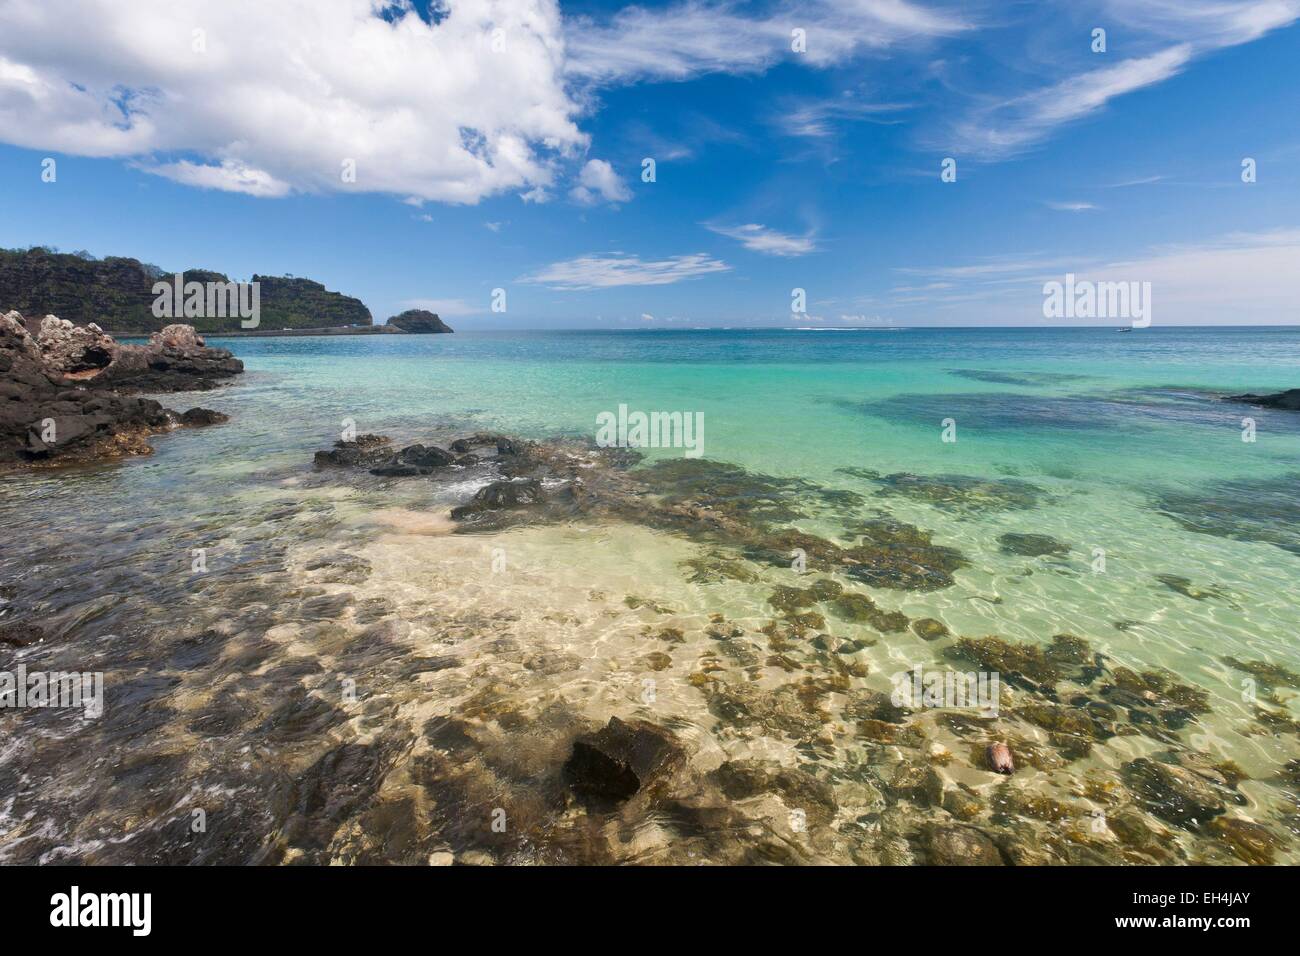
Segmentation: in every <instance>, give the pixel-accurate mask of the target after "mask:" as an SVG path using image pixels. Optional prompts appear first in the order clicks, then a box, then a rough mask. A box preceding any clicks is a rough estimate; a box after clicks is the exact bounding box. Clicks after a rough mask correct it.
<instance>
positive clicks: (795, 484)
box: [0, 327, 1300, 864]
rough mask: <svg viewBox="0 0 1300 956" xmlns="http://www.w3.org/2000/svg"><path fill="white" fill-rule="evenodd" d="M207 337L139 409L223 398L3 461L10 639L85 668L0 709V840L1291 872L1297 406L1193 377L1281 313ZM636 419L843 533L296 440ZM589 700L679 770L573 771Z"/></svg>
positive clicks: (1293, 350) (3, 575) (724, 474)
mask: <svg viewBox="0 0 1300 956" xmlns="http://www.w3.org/2000/svg"><path fill="white" fill-rule="evenodd" d="M209 344H210V345H221V346H223V347H226V348H230V349H231V350H232V351H234V353H235V354H236V356H237V357H239V358H241V359H242V360H243V361H244V362H245V365H246V369H247V371H246V373H245V374H244V375H243V376H241V377H239V378H238V379H236V380H235V381H234V383H233V384H231V385H228V386H225V387H222V388H220V389H218V390H216V391H213V392H208V393H192V394H183V395H170V396H158V397H159V398H160V400H162V401H163V402H164V404H167V405H168V406H169V407H173V408H178V409H181V410H183V409H185V408H188V407H191V406H193V405H202V406H204V407H210V408H215V409H217V410H218V411H222V412H225V413H227V414H229V415H230V416H231V421H230V422H229V423H228V424H225V425H222V426H219V427H215V428H208V429H195V430H184V431H177V432H174V433H171V434H168V435H163V436H159V437H157V438H156V439H155V440H154V442H153V444H154V448H155V452H154V454H153V455H151V456H148V457H145V458H138V459H128V460H125V461H121V462H117V463H112V464H105V465H97V466H94V467H90V468H83V469H77V470H75V471H71V472H69V471H63V472H53V471H47V472H33V473H26V474H11V475H6V476H3V477H0V525H2V526H3V528H4V535H3V548H2V550H0V587H2V589H0V600H3V601H5V602H7V603H8V604H9V605H10V606H11V609H13V610H16V611H17V612H18V613H20V614H22V615H23V616H24V617H29V618H30V619H32V620H34V621H39V622H42V624H43V625H44V626H46V627H47V631H48V632H49V633H50V634H51V636H50V637H49V638H48V639H47V640H46V641H45V642H43V643H42V644H39V645H34V646H32V647H29V648H25V649H23V650H21V651H13V652H12V653H11V654H10V655H9V656H11V657H12V658H13V659H14V660H15V661H16V662H18V663H21V664H23V665H24V667H25V668H26V670H27V671H28V672H33V671H38V670H40V671H76V672H96V673H98V672H102V673H103V674H104V687H105V694H106V702H105V707H104V714H103V715H102V716H100V717H98V718H96V719H86V718H84V717H83V716H82V715H81V714H79V713H75V712H70V711H66V710H62V711H61V710H58V709H42V710H29V711H24V712H22V713H18V712H14V711H0V861H3V862H24V863H28V862H72V861H77V862H132V863H151V862H200V863H202V862H254V861H255V862H294V861H304V862H426V861H427V860H428V859H430V858H432V857H438V858H439V859H446V858H447V855H448V854H450V857H451V858H454V859H456V860H458V861H462V862H499V863H507V862H540V863H547V862H833V863H859V864H875V863H883V864H893V863H915V862H926V861H929V860H933V855H929V856H928V855H927V854H933V853H934V852H937V851H935V850H934V849H933V848H932V847H930V846H929V844H927V836H926V834H927V833H929V832H931V830H932V829H933V827H934V826H937V825H940V824H941V823H942V824H949V823H952V822H953V821H954V820H957V821H972V825H978V826H980V827H983V828H984V832H985V833H987V834H989V838H990V839H991V840H992V841H993V843H994V844H996V847H997V851H998V853H999V854H1000V855H1001V856H1002V858H1004V859H1005V860H1007V861H1008V862H1047V863H1057V862H1060V863H1081V862H1119V863H1134V864H1143V863H1157V862H1181V863H1215V862H1243V861H1244V862H1265V861H1275V862H1292V863H1294V862H1297V859H1298V857H1297V853H1296V851H1295V849H1294V847H1295V838H1296V836H1297V835H1298V834H1300V799H1298V798H1297V792H1296V780H1297V767H1300V764H1297V759H1298V758H1300V724H1298V723H1297V720H1300V702H1298V701H1297V690H1298V689H1300V677H1298V676H1297V674H1298V673H1300V644H1297V638H1296V635H1297V625H1298V624H1300V597H1298V596H1297V583H1298V581H1300V414H1297V413H1294V412H1286V411H1271V410H1267V409H1261V408H1254V407H1252V406H1248V405H1241V404H1234V403H1227V402H1224V401H1222V397H1223V396H1225V395H1230V394H1234V393H1239V392H1256V393H1266V392H1270V391H1278V390H1282V389H1286V388H1293V387H1296V386H1297V384H1300V383H1297V381H1296V375H1297V370H1300V329H1297V328H1237V329H1218V328H1206V329H1201V328H1160V327H1153V328H1150V329H1141V330H1135V331H1133V332H1131V333H1128V334H1119V333H1117V332H1116V331H1115V330H1114V329H1086V330H1085V329H1052V330H1040V329H1032V330H1029V329H921V328H909V329H899V330H885V329H880V330H819V331H814V330H739V329H738V330H689V331H688V330H683V331H658V330H655V331H650V330H646V331H608V332H606V331H597V332H587V331H573V332H540V331H539V332H457V333H455V334H453V335H430V336H358V337H345V336H341V337H320V338H283V339H276V338H229V339H221V338H218V337H213V338H210V339H209ZM620 406H626V409H628V410H631V411H640V412H645V413H647V414H648V413H652V412H664V413H673V412H680V413H683V414H684V415H689V416H697V417H696V418H693V419H692V420H697V421H699V422H701V423H702V431H701V433H700V434H699V435H698V436H697V437H698V438H699V439H700V443H699V448H698V451H699V457H698V458H692V457H691V456H687V455H686V454H685V451H686V449H683V448H680V447H660V448H646V449H643V452H644V455H645V459H644V461H642V462H641V464H640V465H638V466H636V469H641V470H645V471H646V473H648V474H651V475H653V479H652V480H650V483H649V486H648V487H649V491H648V492H639V493H641V494H644V495H645V500H646V501H658V500H660V498H661V497H663V496H667V498H668V499H669V500H676V501H680V500H684V499H687V498H691V497H692V496H694V498H695V499H699V500H706V501H707V502H708V503H709V504H710V507H712V508H714V509H715V510H716V511H718V512H719V513H722V514H725V515H726V516H727V517H728V518H735V519H737V520H741V521H744V522H750V526H752V528H753V529H759V528H761V534H767V535H769V536H770V535H772V534H773V533H775V532H777V531H779V530H782V529H787V530H788V529H797V530H798V531H799V532H802V533H804V534H806V535H812V536H816V540H817V541H818V542H838V544H837V545H836V546H835V548H834V549H832V548H831V546H830V545H826V547H825V548H824V549H823V551H824V552H825V553H832V552H833V555H835V556H832V557H830V558H826V557H825V554H823V553H822V552H819V551H818V547H819V546H814V547H813V548H812V550H811V551H810V552H809V553H810V554H811V558H810V559H809V561H808V562H807V563H804V562H801V560H800V559H798V558H796V557H795V556H793V555H791V556H790V560H789V561H786V560H785V559H784V558H782V559H781V560H774V559H773V558H772V555H771V554H770V553H764V552H763V551H762V548H758V547H757V546H754V545H753V543H752V540H751V539H750V538H743V540H742V539H740V538H736V537H734V536H733V537H732V538H728V537H727V536H726V535H725V534H723V535H720V536H719V535H712V534H701V533H694V532H692V531H691V530H690V529H687V530H685V531H684V530H683V529H682V528H681V527H672V526H668V525H667V524H665V523H664V522H663V521H661V520H659V519H657V518H655V517H652V516H651V515H650V512H649V510H647V514H646V516H645V517H644V519H643V518H641V517H639V516H638V515H637V514H636V510H635V508H628V507H626V505H625V504H624V505H621V506H620V510H619V512H618V517H617V518H614V517H611V516H610V513H609V512H606V511H598V512H593V513H591V514H584V513H583V512H581V511H578V512H575V513H574V514H572V515H570V516H568V517H567V518H565V519H564V520H545V521H537V522H530V521H528V520H521V521H519V522H517V523H513V524H509V525H507V526H504V527H495V526H493V527H490V528H485V529H481V530H478V531H477V532H476V533H459V532H463V531H466V530H473V529H467V528H458V527H457V523H456V522H453V521H452V520H451V519H450V518H449V517H448V509H449V508H450V507H451V506H453V505H455V504H460V503H463V502H464V501H466V500H467V499H469V498H470V497H471V496H472V495H473V494H474V493H475V492H476V491H477V490H478V489H479V488H481V487H482V486H483V485H484V484H486V482H487V481H488V480H489V479H488V477H487V476H485V475H484V474H483V473H482V472H481V471H480V470H475V469H473V468H467V469H464V470H463V473H462V472H461V471H459V470H457V469H449V470H448V473H447V474H444V475H440V476H437V477H435V478H425V477H415V478H381V477H377V476H372V475H369V474H367V473H365V472H364V471H360V472H355V473H353V472H346V473H343V472H332V471H318V470H316V469H314V468H313V465H312V456H313V453H314V452H315V451H317V450H320V449H325V448H329V447H330V446H331V445H332V443H333V442H334V441H335V440H336V439H339V438H340V436H341V435H344V434H345V433H347V434H353V433H355V434H363V433H378V434H383V435H387V436H391V437H392V438H393V440H394V442H396V443H398V444H399V445H404V444H410V443H412V442H415V441H421V442H424V443H426V444H441V445H445V444H446V442H448V441H450V440H451V439H453V438H455V437H458V436H462V435H466V434H470V433H473V432H500V433H505V434H508V435H511V436H517V437H520V438H524V439H530V440H537V441H546V442H549V441H554V440H568V439H571V440H574V441H576V442H590V441H592V440H594V438H595V437H596V433H597V422H598V421H599V417H600V416H601V415H602V414H617V413H618V410H619V408H620ZM634 470H635V469H634ZM655 482H658V484H656V483H655ZM745 533H746V534H749V533H750V532H748V531H747V532H745ZM753 534H754V535H755V536H758V535H759V534H760V531H757V530H755V531H753ZM862 535H866V536H867V538H866V539H863V540H867V541H870V542H872V544H871V547H872V548H874V549H877V550H874V551H871V553H870V555H869V557H870V560H867V561H865V562H864V563H861V566H859V565H857V564H854V563H852V562H850V561H849V560H848V559H847V558H844V559H841V558H839V557H838V555H840V554H841V550H838V549H849V548H851V547H852V546H853V545H854V542H855V541H857V540H859V538H860V536H862ZM753 540H757V537H755V538H754V539H753ZM745 542H749V543H748V544H745ZM769 551H770V549H769ZM882 556H884V557H882ZM890 556H892V557H890ZM877 559H879V560H881V561H883V562H884V563H883V564H882V565H880V566H881V567H885V566H887V567H888V568H889V570H888V571H887V572H886V571H882V570H879V568H877V569H876V570H874V571H873V570H872V567H873V566H872V561H876V560H877ZM895 559H897V564H896V565H895V563H894V561H895ZM809 563H810V564H811V565H812V567H809V566H808V564H809ZM819 580H829V581H831V582H833V584H828V585H825V586H824V587H825V588H826V589H827V590H825V591H824V592H823V596H820V597H817V598H816V599H814V598H812V597H808V596H807V595H806V594H805V592H804V590H802V589H807V588H809V587H810V586H811V585H812V584H813V582H815V581H819ZM782 589H785V590H784V591H783V590H782ZM790 589H796V590H795V591H793V592H792V591H791V590H790ZM835 589H839V590H835ZM832 592H834V593H833V594H832ZM848 593H854V594H861V595H863V596H865V597H867V598H869V599H870V602H871V603H872V604H873V606H874V610H868V611H865V612H863V613H862V614H855V613H854V612H853V606H852V605H851V604H849V603H846V602H844V601H843V600H842V595H843V594H848ZM792 595H793V596H792ZM826 595H830V596H826ZM836 595H838V596H836ZM863 606H865V605H863ZM800 615H811V616H806V617H801V616H800ZM894 615H902V617H897V616H894ZM918 621H925V622H938V623H939V624H941V625H942V630H941V631H940V630H938V629H936V630H934V631H930V632H927V633H925V634H922V633H921V632H922V630H924V629H925V627H934V625H933V624H931V625H924V626H918V625H917V624H916V622H918ZM900 622H901V623H900ZM936 633H937V634H938V635H939V636H938V637H937V638H935V634H936ZM1059 635H1068V636H1069V638H1068V640H1063V639H1058V636H1059ZM1067 645H1068V647H1067ZM6 650H7V649H6ZM918 668H920V669H922V670H923V671H945V672H951V671H956V672H961V673H967V672H972V673H973V672H976V671H978V672H980V673H985V672H988V671H992V672H996V673H998V674H999V675H1000V679H1001V698H1000V712H999V713H998V714H997V715H996V716H995V717H992V718H990V717H989V716H988V715H987V714H980V715H972V714H971V712H970V711H968V710H962V709H961V708H960V707H957V708H954V707H953V706H952V704H951V702H950V701H949V702H948V703H947V704H946V705H945V704H936V705H930V704H923V703H922V702H919V701H913V702H912V704H913V705H909V706H900V705H899V704H898V703H897V700H896V692H897V690H898V687H899V686H900V682H899V677H898V675H900V674H915V672H916V671H917V669H918ZM611 717H619V718H620V719H623V720H643V721H648V722H650V723H653V724H655V725H656V726H658V727H661V728H664V729H666V730H667V731H669V732H671V733H672V734H673V736H674V738H675V740H676V741H677V742H678V744H679V745H680V747H681V749H682V752H683V753H684V755H685V756H684V760H685V766H684V768H683V769H681V770H680V771H678V774H679V779H677V782H676V783H675V784H674V787H675V789H674V790H673V792H672V794H671V797H665V798H662V799H658V800H655V801H650V800H646V801H643V802H642V803H636V802H635V801H634V802H633V804H629V805H628V806H625V807H623V808H622V809H621V810H617V809H616V810H608V809H607V808H606V809H605V810H603V811H601V812H597V810H595V809H592V808H591V807H590V806H584V805H582V804H581V803H580V802H575V801H574V800H573V799H572V796H571V794H569V793H568V792H567V791H566V790H565V787H564V780H563V774H562V773H561V769H560V768H561V767H562V765H563V764H564V762H565V759H566V757H567V755H568V752H569V749H570V748H571V745H572V741H573V738H574V736H575V734H577V733H579V732H581V731H583V730H589V729H591V728H594V727H596V726H600V725H603V724H604V723H605V722H606V721H608V720H609V719H610V718H611ZM994 740H1006V741H1008V742H1009V743H1010V746H1011V750H1012V752H1013V753H1015V754H1016V755H1017V770H1016V773H1015V774H1014V775H1012V776H1003V775H999V774H995V773H992V772H990V771H989V769H988V767H987V766H986V765H985V764H984V763H983V761H982V757H981V755H982V754H983V752H984V750H985V748H986V747H987V744H988V743H989V742H991V741H994ZM1152 761H1154V762H1155V764H1156V765H1157V767H1156V769H1155V770H1154V771H1153V770H1152V763H1151V762H1152ZM1170 766H1172V767H1174V768H1175V769H1174V770H1173V771H1165V770H1164V769H1162V768H1165V767H1170ZM1170 773H1172V774H1173V776H1172V777H1171V776H1170ZM738 781H739V782H738ZM1193 798H1196V799H1193ZM1198 800H1199V802H1198ZM1215 801H1218V803H1217V804H1216V802H1215ZM1198 808H1199V810H1198ZM196 811H202V813H201V816H202V818H203V821H204V829H202V830H196V829H195V826H196V821H197V820H198V819H199V816H197V815H196ZM796 811H798V812H796ZM502 820H504V823H502V824H501V826H500V827H498V826H496V825H495V824H496V823H498V822H500V821H502ZM1233 821H1235V822H1233ZM927 827H930V828H931V829H930V830H927V829H926V828H927Z"/></svg>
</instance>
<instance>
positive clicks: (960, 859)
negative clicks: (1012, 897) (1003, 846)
mask: <svg viewBox="0 0 1300 956" xmlns="http://www.w3.org/2000/svg"><path fill="white" fill-rule="evenodd" d="M920 843H921V847H922V848H923V849H924V851H925V855H926V862H927V863H929V864H930V865H931V866H1003V865H1005V861H1004V860H1003V859H1002V854H1001V853H999V852H998V848H997V846H996V845H995V844H994V843H993V841H992V840H991V839H989V838H988V837H987V836H985V835H984V834H983V833H981V832H980V831H979V830H977V829H975V828H974V827H969V826H959V825H948V826H936V825H934V824H930V825H927V826H926V827H924V828H923V829H922V831H921V837H920Z"/></svg>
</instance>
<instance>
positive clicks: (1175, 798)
mask: <svg viewBox="0 0 1300 956" xmlns="http://www.w3.org/2000/svg"><path fill="white" fill-rule="evenodd" d="M1121 773H1122V775H1123V778H1124V783H1125V784H1126V785H1127V786H1128V788H1129V789H1130V790H1132V791H1133V795H1134V797H1135V798H1136V799H1137V801H1138V803H1140V804H1141V805H1142V806H1143V807H1145V808H1146V809H1147V810H1149V811H1151V812H1152V813H1154V814H1155V815H1156V816H1158V817H1160V818H1161V819H1162V820H1167V821H1169V822H1170V823H1174V824H1177V825H1178V826H1182V827H1191V826H1194V825H1196V824H1199V823H1205V822H1207V821H1209V820H1210V819H1211V818H1212V817H1216V816H1218V815H1219V814H1221V813H1223V812H1224V811H1225V810H1226V809H1227V805H1226V804H1225V803H1224V799H1223V795H1222V792H1221V790H1222V788H1220V787H1216V786H1214V785H1213V784H1212V783H1211V782H1209V781H1208V780H1205V779H1204V778H1202V777H1201V776H1199V775H1198V774H1195V773H1193V772H1192V771H1190V770H1188V769H1186V768H1184V767H1179V766H1175V765H1173V764H1168V763H1162V762H1159V761H1156V760H1151V759H1150V758H1147V757H1139V758H1137V759H1136V760H1130V761H1129V762H1128V763H1126V764H1124V767H1123V769H1122V771H1121Z"/></svg>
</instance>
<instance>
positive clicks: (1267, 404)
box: [1227, 388, 1300, 412]
mask: <svg viewBox="0 0 1300 956" xmlns="http://www.w3.org/2000/svg"><path fill="white" fill-rule="evenodd" d="M1227 400H1228V401H1230V402H1242V403H1243V404H1246V405H1257V406H1259V407H1260V408H1280V409H1283V410H1284V411H1288V412H1300V388H1289V389H1287V390H1286V391H1285V392H1274V393H1273V394H1271V395H1252V394H1249V393H1247V394H1245V395H1229V396H1228V399H1227Z"/></svg>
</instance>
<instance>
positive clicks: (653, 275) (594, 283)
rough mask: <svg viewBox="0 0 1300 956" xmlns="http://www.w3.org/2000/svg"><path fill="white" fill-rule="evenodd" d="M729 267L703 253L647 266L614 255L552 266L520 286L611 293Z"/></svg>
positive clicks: (669, 282) (582, 258) (624, 256)
mask: <svg viewBox="0 0 1300 956" xmlns="http://www.w3.org/2000/svg"><path fill="white" fill-rule="evenodd" d="M730 268H731V267H730V266H729V265H727V264H726V263H725V262H723V261H722V260H720V259H715V258H713V257H712V256H710V255H706V254H705V253H703V252H696V253H693V254H691V255H686V256H672V257H671V258H668V259H659V260H656V261H651V262H645V261H643V260H642V259H640V258H639V257H638V256H630V255H623V254H621V253H614V254H613V255H608V256H582V257H580V258H577V259H569V260H567V261H565V262H556V263H552V264H551V265H549V266H546V267H545V268H544V269H541V270H540V271H538V272H535V273H533V274H532V275H529V276H525V277H524V278H523V279H521V280H520V281H521V282H531V283H536V284H538V285H546V286H550V287H551V288H553V289H562V290H565V291H569V292H581V291H588V290H591V289H609V288H613V287H615V286H629V285H671V284H672V283H674V282H681V281H682V280H683V279H694V278H697V277H699V276H704V275H711V274H713V273H717V272H727V271H728V270H730Z"/></svg>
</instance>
